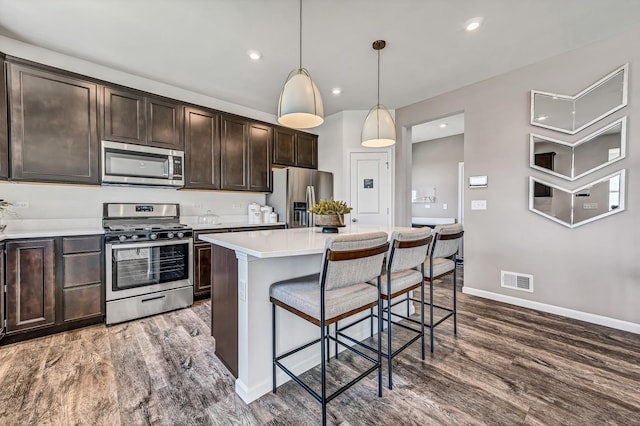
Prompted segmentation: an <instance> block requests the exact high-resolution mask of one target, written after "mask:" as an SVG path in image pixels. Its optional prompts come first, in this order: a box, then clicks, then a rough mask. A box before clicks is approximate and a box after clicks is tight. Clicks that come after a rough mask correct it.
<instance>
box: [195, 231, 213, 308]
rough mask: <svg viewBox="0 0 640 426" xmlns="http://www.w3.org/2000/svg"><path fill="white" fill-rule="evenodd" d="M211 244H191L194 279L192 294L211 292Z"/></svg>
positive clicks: (198, 295)
mask: <svg viewBox="0 0 640 426" xmlns="http://www.w3.org/2000/svg"><path fill="white" fill-rule="evenodd" d="M212 253H213V250H212V245H211V244H195V245H194V246H193V257H194V262H195V265H194V268H193V273H194V275H195V276H194V280H193V295H194V296H196V297H206V296H208V295H209V294H210V293H211V255H212Z"/></svg>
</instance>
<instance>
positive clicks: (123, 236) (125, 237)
mask: <svg viewBox="0 0 640 426" xmlns="http://www.w3.org/2000/svg"><path fill="white" fill-rule="evenodd" d="M118 239H119V240H120V241H124V240H126V239H127V236H126V235H120V236H119V237H118Z"/></svg>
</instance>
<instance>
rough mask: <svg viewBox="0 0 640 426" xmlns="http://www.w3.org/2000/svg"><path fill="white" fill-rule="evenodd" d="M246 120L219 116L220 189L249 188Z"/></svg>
mask: <svg viewBox="0 0 640 426" xmlns="http://www.w3.org/2000/svg"><path fill="white" fill-rule="evenodd" d="M247 133H248V126H247V121H246V120H243V119H240V118H235V117H230V116H226V115H223V116H222V117H221V118H220V164H221V167H220V171H221V182H220V189H229V190H234V191H247V190H249V182H248V180H247V177H248V172H247V169H248V166H249V142H248V141H249V139H248V136H247Z"/></svg>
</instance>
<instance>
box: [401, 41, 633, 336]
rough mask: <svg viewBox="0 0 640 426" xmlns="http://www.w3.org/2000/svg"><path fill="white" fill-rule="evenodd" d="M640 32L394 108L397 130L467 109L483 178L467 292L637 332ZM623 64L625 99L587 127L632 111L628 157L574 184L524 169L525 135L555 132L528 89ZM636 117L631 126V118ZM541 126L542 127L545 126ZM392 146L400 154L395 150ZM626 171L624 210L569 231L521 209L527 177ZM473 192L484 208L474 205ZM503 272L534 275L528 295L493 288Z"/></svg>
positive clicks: (472, 167) (472, 164) (579, 80)
mask: <svg viewBox="0 0 640 426" xmlns="http://www.w3.org/2000/svg"><path fill="white" fill-rule="evenodd" d="M638 40H640V29H636V30H633V31H631V32H628V33H626V34H624V35H622V36H618V37H616V38H613V39H610V40H607V41H604V42H600V43H597V44H593V45H591V46H588V47H585V48H581V49H578V50H574V51H572V52H569V53H566V54H563V55H559V56H556V57H553V58H551V59H548V60H545V61H542V62H539V63H536V64H533V65H530V66H527V67H524V68H521V69H519V70H516V71H513V72H510V73H507V74H504V75H501V76H498V77H495V78H492V79H489V80H486V81H483V82H480V83H477V84H474V85H470V86H467V87H463V88H460V89H458V90H455V91H452V92H449V93H446V94H443V95H441V96H437V97H435V98H431V99H427V100H425V101H422V102H419V103H417V104H414V105H410V106H407V107H405V108H401V109H398V110H397V111H396V117H397V126H398V128H399V129H400V131H403V133H404V129H406V128H408V127H409V126H411V125H414V124H416V123H422V122H425V121H430V120H433V119H435V118H438V117H442V116H445V115H449V114H450V113H452V112H458V111H464V113H465V144H464V162H465V175H466V176H467V177H468V176H474V175H488V177H489V187H488V188H486V189H471V190H470V189H466V190H465V200H466V202H465V228H466V231H465V291H474V292H475V293H476V294H481V295H484V296H487V297H493V298H498V299H500V300H505V301H510V302H514V303H520V304H524V305H526V306H532V307H536V308H539V309H545V310H550V311H554V312H560V313H563V314H566V315H570V316H574V317H580V318H583V319H587V320H589V321H593V322H600V323H603V324H608V325H613V326H616V327H619V328H625V329H631V330H634V331H636V332H640V309H639V308H638V306H639V305H638V301H640V262H639V261H638V259H640V227H639V226H638V219H639V218H640V204H639V203H640V199H639V198H638V196H637V194H639V190H640V149H639V146H637V145H638V144H639V143H640V138H638V134H639V133H638V131H637V124H638V123H637V122H635V121H634V120H637V119H638V118H639V117H640V49H638ZM627 62H629V63H630V67H629V71H630V73H629V105H628V106H627V107H626V108H624V109H622V110H620V111H618V112H616V113H614V114H613V115H611V116H609V117H607V118H606V119H604V120H601V121H600V122H599V123H597V125H594V126H590V127H589V128H588V129H586V130H585V131H583V132H580V133H579V134H577V135H575V136H573V137H568V138H567V139H569V140H570V141H575V140H578V139H580V138H582V137H584V134H586V133H587V132H589V131H592V130H593V128H598V127H600V126H602V125H604V124H605V122H606V123H610V122H612V121H614V120H616V119H618V118H620V117H622V116H624V115H627V116H628V117H629V127H628V132H627V137H628V143H629V146H628V150H627V158H625V159H624V160H622V161H620V162H617V163H616V164H614V165H610V166H607V167H605V168H603V169H601V170H598V171H597V172H594V173H592V174H590V175H588V176H586V177H584V178H581V179H579V180H577V181H576V182H566V181H564V180H562V179H559V178H554V177H548V176H547V175H546V174H544V173H542V172H539V171H536V170H533V169H531V168H530V167H529V143H528V141H529V134H530V133H531V132H533V133H537V134H543V135H546V136H549V137H553V138H558V136H559V135H558V134H557V132H554V131H551V130H546V129H541V128H537V127H534V126H531V125H529V106H530V91H531V90H532V89H538V90H544V91H548V92H553V93H578V92H579V91H580V90H582V89H583V88H585V87H587V86H588V85H590V84H592V83H593V82H595V81H596V80H598V79H600V78H601V77H603V76H604V75H606V74H608V73H609V72H611V71H612V70H614V69H616V68H618V67H619V66H621V65H622V64H624V63H627ZM634 123H635V124H634ZM545 130H546V131H545ZM402 138H403V139H402V140H401V141H400V143H399V144H398V145H399V146H398V148H397V150H398V152H399V155H397V159H398V160H397V161H398V163H397V165H396V171H397V174H398V175H399V179H398V180H399V182H397V185H396V190H397V191H398V200H399V202H400V203H405V204H403V205H402V206H400V205H399V206H398V208H397V210H400V209H404V210H403V211H402V212H401V217H400V219H401V220H406V218H407V216H408V215H407V214H406V209H407V205H408V204H407V201H406V200H407V198H408V197H409V195H410V189H411V184H410V179H411V177H410V176H407V174H406V170H407V169H409V170H410V164H411V159H410V155H411V153H410V149H409V150H407V146H410V143H411V141H410V139H405V134H403V135H402ZM398 152H397V154H398ZM622 168H625V169H627V170H628V173H627V198H626V207H627V210H626V211H623V212H621V213H618V214H616V215H613V216H610V217H607V218H604V219H601V220H598V221H595V222H593V223H590V224H588V225H585V226H582V227H579V228H576V229H569V228H566V227H564V226H562V225H559V224H557V223H555V222H552V221H550V220H548V219H546V218H544V217H542V216H539V215H537V214H535V213H532V212H530V211H528V204H527V200H528V176H530V175H533V176H537V177H544V178H545V179H546V180H549V181H552V182H556V183H559V184H561V185H562V186H564V187H566V188H568V189H574V188H577V187H580V186H582V185H584V184H585V183H586V182H589V181H592V180H595V179H598V178H600V177H603V176H605V175H607V174H610V173H612V172H614V171H616V170H619V169H622ZM474 199H484V200H487V203H488V209H487V210H484V211H483V210H471V209H470V203H471V201H472V200H474ZM500 270H507V271H514V272H523V273H529V274H533V276H534V292H533V293H527V292H521V291H515V290H511V289H505V288H502V287H501V286H500Z"/></svg>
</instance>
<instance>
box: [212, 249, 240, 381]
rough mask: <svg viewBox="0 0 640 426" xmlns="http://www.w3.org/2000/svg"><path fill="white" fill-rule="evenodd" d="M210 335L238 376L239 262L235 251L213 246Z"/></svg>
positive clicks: (219, 355)
mask: <svg viewBox="0 0 640 426" xmlns="http://www.w3.org/2000/svg"><path fill="white" fill-rule="evenodd" d="M212 253H213V256H212V268H213V274H212V276H213V282H214V285H213V287H212V294H211V335H212V336H213V338H214V339H216V355H217V356H218V358H220V360H221V361H222V363H223V364H224V365H225V366H226V367H227V368H228V369H229V371H231V374H233V376H234V377H238V260H237V259H236V252H235V251H234V250H229V249H226V248H224V247H220V246H216V245H213V247H212Z"/></svg>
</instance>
